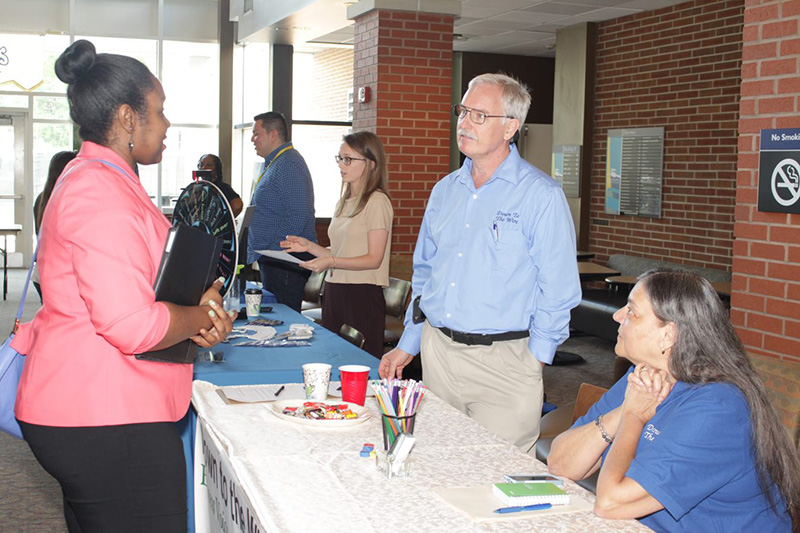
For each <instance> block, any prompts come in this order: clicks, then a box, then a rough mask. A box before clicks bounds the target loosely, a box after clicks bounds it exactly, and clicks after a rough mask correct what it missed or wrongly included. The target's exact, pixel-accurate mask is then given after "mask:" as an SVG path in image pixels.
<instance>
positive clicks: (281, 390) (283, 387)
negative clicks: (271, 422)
mask: <svg viewBox="0 0 800 533" xmlns="http://www.w3.org/2000/svg"><path fill="white" fill-rule="evenodd" d="M285 388H286V385H281V388H280V389H278V392H276V393H275V397H276V398H277V397H278V396H279V395H280V393H282V392H283V389H285Z"/></svg>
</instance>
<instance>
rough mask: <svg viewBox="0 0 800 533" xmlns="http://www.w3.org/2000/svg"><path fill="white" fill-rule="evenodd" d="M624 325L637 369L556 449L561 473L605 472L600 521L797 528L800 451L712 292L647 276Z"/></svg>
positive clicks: (667, 276)
mask: <svg viewBox="0 0 800 533" xmlns="http://www.w3.org/2000/svg"><path fill="white" fill-rule="evenodd" d="M614 320H616V321H617V322H619V323H620V327H619V336H618V339H617V345H616V348H615V350H616V352H617V355H620V356H623V357H626V358H627V359H629V360H630V361H631V362H633V363H634V365H635V369H633V370H631V371H629V372H628V374H627V375H626V376H625V377H623V378H622V379H620V380H619V381H618V382H617V383H616V385H614V386H613V387H612V388H611V390H609V391H608V392H607V393H606V394H605V395H603V397H602V398H601V399H600V400H599V401H598V402H597V403H596V404H595V405H594V406H593V407H592V408H591V409H589V411H588V412H587V414H586V415H585V416H583V417H581V418H579V419H578V420H576V421H575V424H574V425H573V426H572V428H570V429H569V430H568V431H566V432H564V433H562V434H561V435H559V436H558V437H557V438H556V439H555V440H554V441H553V444H552V448H551V450H550V456H549V457H548V468H549V469H550V472H552V473H553V474H556V475H560V476H566V477H568V478H570V479H582V478H585V477H587V476H589V475H591V474H593V473H594V472H595V471H596V470H597V469H598V468H599V469H600V475H599V478H598V482H597V498H596V500H595V513H597V514H598V515H599V516H602V517H606V518H638V519H639V520H640V521H641V522H642V523H643V524H645V525H646V526H648V527H650V528H652V529H654V530H656V531H760V532H766V531H769V532H771V533H772V532H790V531H792V522H794V527H795V528H798V526H800V462H799V461H798V457H797V453H796V451H795V449H794V446H793V445H792V444H791V442H790V440H789V436H788V434H787V432H786V430H785V429H784V427H783V425H782V424H781V422H780V419H779V418H778V416H777V414H776V412H775V409H774V408H773V407H772V404H771V403H770V401H769V398H768V397H767V392H766V389H765V387H764V383H763V382H762V381H761V378H759V377H758V375H757V374H756V372H755V370H754V369H753V366H752V364H751V363H750V359H748V357H747V354H746V352H745V350H744V347H743V346H742V343H741V342H740V341H739V338H738V337H737V336H736V333H735V331H734V329H733V326H732V325H731V323H730V320H729V319H728V315H727V311H726V310H725V307H724V306H723V304H722V302H721V301H720V299H719V297H718V296H717V293H716V291H715V290H714V288H713V287H712V286H711V284H710V283H709V282H708V281H706V280H705V279H703V278H701V277H700V276H697V275H695V274H691V273H689V272H682V271H658V270H656V271H650V272H646V273H645V274H643V275H642V276H641V277H640V278H639V282H638V283H637V284H636V286H634V288H633V290H632V291H631V294H630V296H629V297H628V305H627V306H625V307H623V308H622V309H620V310H619V311H617V312H616V314H615V315H614Z"/></svg>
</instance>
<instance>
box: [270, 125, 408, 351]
mask: <svg viewBox="0 0 800 533" xmlns="http://www.w3.org/2000/svg"><path fill="white" fill-rule="evenodd" d="M336 162H337V163H338V164H339V172H340V174H341V176H342V196H341V198H339V202H338V203H337V204H336V210H335V212H334V215H333V218H332V219H331V224H330V226H329V227H328V237H329V238H330V242H331V247H330V248H323V247H322V246H320V245H319V244H316V243H313V242H310V241H309V240H307V239H304V238H302V237H296V236H294V235H289V236H288V237H287V238H286V240H285V241H282V242H281V246H282V247H283V248H284V249H286V250H287V251H289V252H310V253H311V254H313V255H315V256H316V259H312V260H311V261H307V262H305V263H300V266H302V267H305V268H307V269H309V270H312V271H314V272H321V271H323V270H325V269H328V275H327V277H326V278H325V289H324V290H323V294H324V297H323V299H322V325H323V326H325V327H326V328H327V329H329V330H331V331H333V332H335V333H338V332H339V329H340V328H341V327H342V324H348V325H350V326H352V327H354V328H356V329H357V330H359V331H360V332H361V333H363V334H364V339H365V342H364V350H366V351H367V352H369V353H371V354H372V355H374V356H375V357H378V358H380V357H381V356H383V331H384V327H385V323H386V302H385V301H384V299H383V287H387V286H388V285H389V252H390V250H391V241H392V238H391V237H392V218H393V217H394V212H393V210H392V203H391V201H390V200H389V195H388V189H387V185H386V182H387V171H386V154H385V153H384V150H383V144H382V143H381V141H380V139H379V138H378V137H377V136H376V135H375V134H374V133H371V132H368V131H359V132H356V133H351V134H349V135H345V137H344V142H342V145H341V147H340V148H339V154H338V155H337V156H336Z"/></svg>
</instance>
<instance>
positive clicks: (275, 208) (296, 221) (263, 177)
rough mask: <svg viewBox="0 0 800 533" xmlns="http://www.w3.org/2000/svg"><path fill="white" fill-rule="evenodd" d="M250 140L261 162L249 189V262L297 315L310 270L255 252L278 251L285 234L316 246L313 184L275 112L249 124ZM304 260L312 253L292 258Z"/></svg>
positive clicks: (283, 122) (270, 289)
mask: <svg viewBox="0 0 800 533" xmlns="http://www.w3.org/2000/svg"><path fill="white" fill-rule="evenodd" d="M253 120H254V121H255V123H254V125H253V136H252V137H251V139H250V140H251V141H252V142H253V145H254V146H255V149H256V153H257V154H258V155H259V156H260V157H263V158H264V168H263V169H262V171H261V173H260V174H259V176H258V178H256V181H255V183H254V185H253V187H252V189H251V190H252V191H253V195H252V197H251V200H250V205H253V206H255V210H254V211H253V220H252V222H251V223H250V230H249V234H248V242H247V262H248V263H252V262H253V261H256V260H257V261H258V268H259V270H260V272H261V282H262V284H263V286H264V288H265V289H267V290H268V291H270V292H271V293H273V294H274V295H275V298H277V300H278V302H279V303H282V304H286V305H288V306H289V307H291V308H292V309H294V310H296V311H300V306H301V304H302V302H303V289H304V288H305V285H306V281H307V280H308V277H309V275H311V271H309V270H306V269H304V268H300V267H299V266H297V265H295V264H292V263H288V262H286V261H280V260H275V259H269V258H267V257H263V256H261V255H259V254H258V253H257V252H256V250H281V247H280V244H279V243H280V241H282V240H284V239H285V238H286V236H287V235H299V236H301V237H305V238H306V239H308V240H310V241H313V242H317V232H316V230H315V228H314V223H315V221H314V185H313V183H312V181H311V173H310V172H309V170H308V165H306V161H305V159H303V156H302V155H300V153H299V152H298V151H297V150H295V149H294V147H293V146H292V143H291V142H289V141H288V137H289V135H288V128H287V125H286V118H284V116H283V114H281V113H278V112H277V111H270V112H268V113H262V114H260V115H257V116H256V117H254V119H253ZM293 255H296V256H297V257H298V258H300V259H302V260H304V261H307V260H310V259H313V256H312V255H310V254H293Z"/></svg>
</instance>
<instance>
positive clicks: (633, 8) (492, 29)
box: [247, 0, 687, 57]
mask: <svg viewBox="0 0 800 533" xmlns="http://www.w3.org/2000/svg"><path fill="white" fill-rule="evenodd" d="M419 1H420V2H425V0H419ZM685 1H687V0H461V15H460V16H459V17H457V18H456V21H455V28H454V30H453V33H454V36H453V49H454V50H455V51H458V52H488V53H499V54H515V55H527V56H545V57H548V56H554V55H555V50H554V49H555V44H556V30H558V28H563V27H567V26H572V25H574V24H579V23H581V22H600V21H603V20H609V19H615V18H619V17H625V16H628V15H633V14H635V13H639V12H642V11H652V10H655V9H660V8H663V7H667V6H672V5H676V4H680V3H683V2H685ZM352 3H354V2H348V1H342V0H336V1H332V0H328V1H321V2H317V3H316V4H315V5H314V6H313V7H314V8H313V9H305V10H301V11H299V12H297V13H295V14H294V15H292V16H291V17H287V18H286V19H284V20H282V21H279V22H278V23H276V24H273V25H272V26H271V27H269V28H264V29H262V30H261V31H260V32H258V34H257V35H254V36H253V37H254V38H255V40H268V41H270V42H287V43H291V44H294V45H295V46H300V47H302V45H303V44H304V43H315V42H316V43H340V44H352V43H353V22H352V21H350V20H347V15H346V9H347V6H348V5H350V4H352ZM423 5H424V4H423ZM321 10H324V14H323V13H322V12H321ZM312 13H313V16H312V15H311V14H312ZM321 15H323V16H322V17H321ZM321 19H323V20H324V21H325V23H324V24H320V20H321ZM315 30H316V31H315ZM278 35H280V38H277V36H278ZM247 40H249V38H248V39H247Z"/></svg>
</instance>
